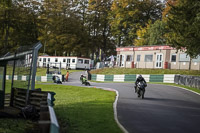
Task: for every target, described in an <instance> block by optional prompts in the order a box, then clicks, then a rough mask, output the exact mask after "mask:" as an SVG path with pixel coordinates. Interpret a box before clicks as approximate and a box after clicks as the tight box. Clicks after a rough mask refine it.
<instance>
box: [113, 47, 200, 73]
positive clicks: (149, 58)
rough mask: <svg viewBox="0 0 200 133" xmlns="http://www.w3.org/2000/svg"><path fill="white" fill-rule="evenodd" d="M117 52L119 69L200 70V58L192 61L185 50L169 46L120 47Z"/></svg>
mask: <svg viewBox="0 0 200 133" xmlns="http://www.w3.org/2000/svg"><path fill="white" fill-rule="evenodd" d="M116 51H117V66H118V67H125V68H151V69H189V67H190V68H191V70H200V56H197V58H196V59H190V57H189V55H187V54H186V53H185V52H184V50H182V51H180V50H178V51H177V50H176V49H175V48H172V47H170V46H167V45H159V46H157V45H156V46H139V47H135V46H132V47H118V48H117V49H116Z"/></svg>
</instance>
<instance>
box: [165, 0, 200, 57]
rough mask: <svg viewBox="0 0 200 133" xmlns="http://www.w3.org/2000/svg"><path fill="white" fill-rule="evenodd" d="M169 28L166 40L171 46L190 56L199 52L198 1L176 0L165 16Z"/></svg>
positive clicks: (199, 4) (199, 25) (199, 24)
mask: <svg viewBox="0 0 200 133" xmlns="http://www.w3.org/2000/svg"><path fill="white" fill-rule="evenodd" d="M167 25H168V27H169V29H170V32H169V34H168V42H169V44H171V45H172V46H173V47H175V48H177V49H180V50H182V49H183V48H186V49H185V50H186V53H187V54H188V55H190V57H192V58H193V57H195V56H197V55H199V54H200V45H199V44H200V30H199V29H200V1H199V0H192V1H191V0H178V2H177V3H176V5H175V6H174V5H171V9H170V10H169V13H168V17H167Z"/></svg>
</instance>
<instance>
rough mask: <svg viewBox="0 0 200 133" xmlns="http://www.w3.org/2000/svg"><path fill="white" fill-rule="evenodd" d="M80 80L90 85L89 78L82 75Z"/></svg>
mask: <svg viewBox="0 0 200 133" xmlns="http://www.w3.org/2000/svg"><path fill="white" fill-rule="evenodd" d="M80 81H81V82H82V84H85V85H86V86H87V85H88V86H90V83H89V82H88V81H87V78H86V77H85V76H81V77H80Z"/></svg>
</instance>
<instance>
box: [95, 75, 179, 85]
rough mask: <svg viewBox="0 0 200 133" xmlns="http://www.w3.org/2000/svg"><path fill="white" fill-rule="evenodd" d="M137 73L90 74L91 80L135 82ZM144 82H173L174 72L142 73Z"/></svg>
mask: <svg viewBox="0 0 200 133" xmlns="http://www.w3.org/2000/svg"><path fill="white" fill-rule="evenodd" d="M138 76H139V74H137V75H136V74H134V75H131V74H127V75H126V74H125V75H100V74H92V80H94V81H113V82H125V81H129V82H131V81H132V82H135V81H136V79H137V77H138ZM142 76H143V77H144V79H145V80H146V82H164V83H174V77H175V75H174V74H164V75H162V74H161V75H154V74H152V75H149V74H143V75H142Z"/></svg>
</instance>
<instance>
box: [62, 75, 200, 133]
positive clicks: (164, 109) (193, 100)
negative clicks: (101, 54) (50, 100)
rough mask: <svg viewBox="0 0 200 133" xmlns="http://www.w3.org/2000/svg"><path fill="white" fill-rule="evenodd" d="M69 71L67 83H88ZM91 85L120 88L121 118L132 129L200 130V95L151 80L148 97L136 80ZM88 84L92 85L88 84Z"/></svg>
mask: <svg viewBox="0 0 200 133" xmlns="http://www.w3.org/2000/svg"><path fill="white" fill-rule="evenodd" d="M81 74H85V72H75V73H72V74H70V75H69V81H68V82H64V83H63V85H72V86H85V85H82V84H81V82H80V81H79V77H80V75H81ZM90 83H91V87H96V88H98V87H105V88H112V89H115V90H117V91H118V92H119V98H118V101H117V118H118V120H119V122H120V124H121V125H122V126H123V127H124V128H125V129H126V130H127V131H128V132H129V133H200V127H199V126H200V95H198V94H195V93H193V92H190V91H187V90H184V89H181V88H178V87H173V86H167V85H156V84H148V86H147V88H146V92H145V98H144V99H141V98H138V97H137V95H136V94H135V92H134V89H133V86H134V84H133V83H96V82H90ZM87 87H88V86H87Z"/></svg>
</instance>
